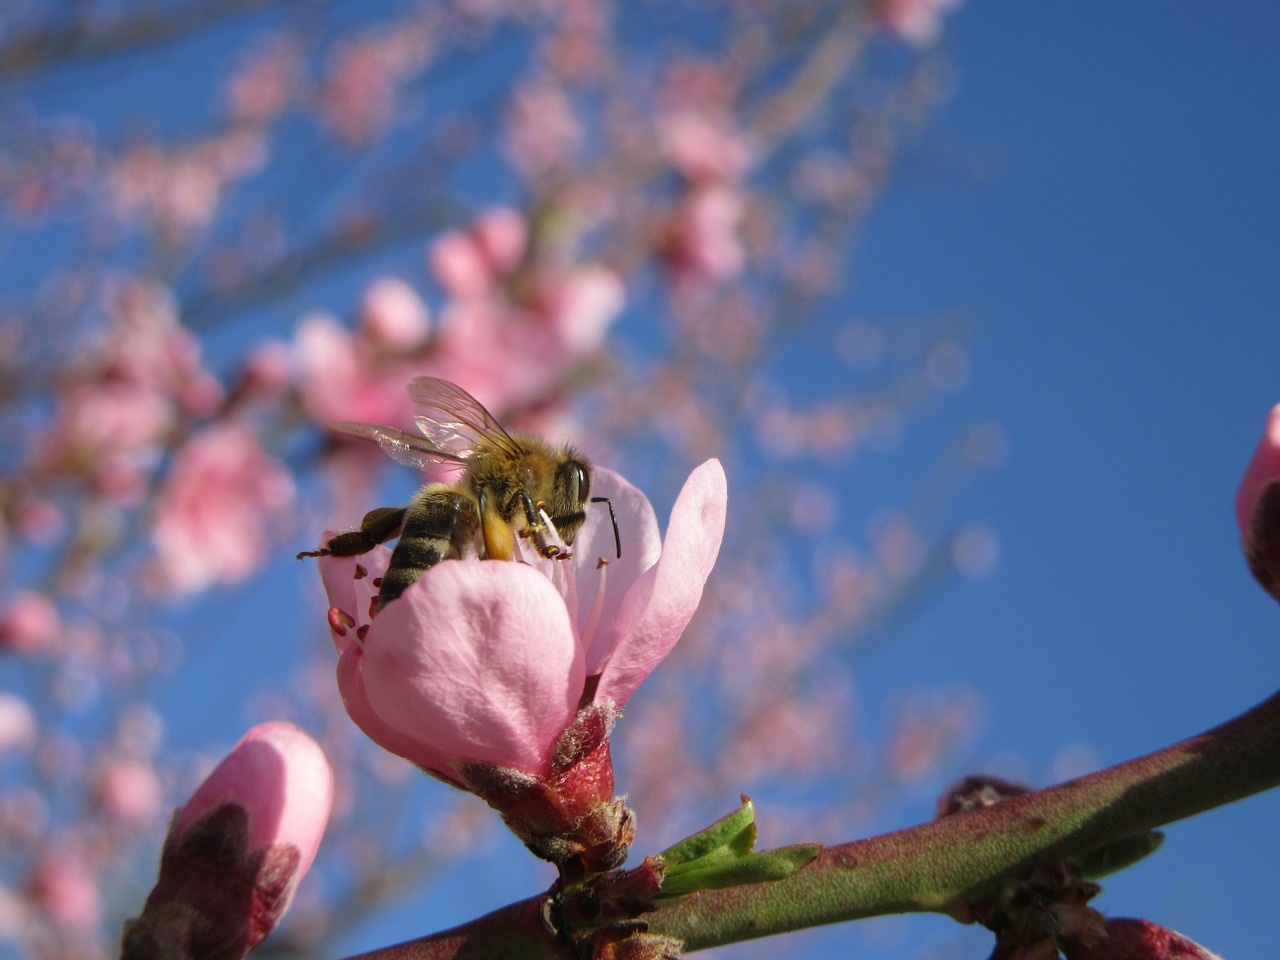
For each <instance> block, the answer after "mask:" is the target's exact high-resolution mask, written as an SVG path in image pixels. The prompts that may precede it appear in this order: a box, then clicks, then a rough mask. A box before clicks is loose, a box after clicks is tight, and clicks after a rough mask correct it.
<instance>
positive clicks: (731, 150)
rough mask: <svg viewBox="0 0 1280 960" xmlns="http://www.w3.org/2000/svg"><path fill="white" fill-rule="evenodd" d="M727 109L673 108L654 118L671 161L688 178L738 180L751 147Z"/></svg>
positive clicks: (748, 157) (749, 161) (744, 171)
mask: <svg viewBox="0 0 1280 960" xmlns="http://www.w3.org/2000/svg"><path fill="white" fill-rule="evenodd" d="M730 116H731V115H730V114H729V113H727V112H716V113H712V112H710V111H699V110H689V109H675V110H672V111H670V112H669V113H666V114H663V115H660V116H659V117H658V121H657V125H658V136H659V138H660V139H661V142H662V145H663V148H664V150H665V151H666V153H667V155H668V156H669V157H670V160H671V164H672V166H674V167H675V168H676V169H677V170H679V171H680V173H681V174H683V175H684V176H685V177H686V178H687V179H688V180H691V181H695V182H701V181H706V180H722V181H723V180H735V181H736V180H739V179H741V178H742V176H743V174H745V173H746V171H747V168H748V166H749V165H750V163H751V147H750V146H749V145H748V143H747V140H746V138H745V137H744V136H743V135H742V134H741V133H739V132H738V131H737V130H735V129H734V128H733V124H732V122H731V120H730Z"/></svg>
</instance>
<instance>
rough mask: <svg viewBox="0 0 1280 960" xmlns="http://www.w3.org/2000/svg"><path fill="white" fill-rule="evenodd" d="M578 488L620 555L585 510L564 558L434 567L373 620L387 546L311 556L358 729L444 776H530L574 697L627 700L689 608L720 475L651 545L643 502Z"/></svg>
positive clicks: (697, 489) (602, 483) (716, 533)
mask: <svg viewBox="0 0 1280 960" xmlns="http://www.w3.org/2000/svg"><path fill="white" fill-rule="evenodd" d="M592 489H593V492H594V493H597V494H598V495H601V496H608V497H610V498H611V499H612V500H613V504H614V507H615V509H616V510H617V515H618V527H619V530H620V531H621V536H622V545H623V549H622V558H621V559H620V560H619V559H615V558H614V544H613V528H612V526H611V524H610V523H609V520H608V517H607V512H606V511H604V510H603V509H601V508H599V507H596V508H593V509H592V510H591V511H589V512H588V519H587V522H586V524H585V525H584V526H583V528H582V531H581V532H580V534H579V536H578V538H577V539H576V540H575V542H574V545H573V548H572V552H573V559H572V560H570V561H569V562H568V563H554V562H552V561H544V560H542V559H541V558H535V561H534V564H533V565H526V564H525V563H500V562H478V561H473V560H461V561H449V562H445V563H441V564H439V565H437V566H436V567H434V568H432V569H431V570H429V571H428V572H427V573H426V574H425V575H423V577H422V578H421V579H420V580H419V581H418V582H417V583H415V584H414V585H412V586H411V587H409V588H408V589H407V590H406V591H405V593H404V594H403V596H401V597H400V598H399V599H398V600H396V601H394V602H392V603H390V604H388V605H387V606H386V607H385V608H384V609H383V610H382V611H381V613H378V614H377V619H376V620H375V619H374V608H375V607H376V603H377V594H378V588H377V586H375V584H376V583H378V582H380V575H381V573H382V572H383V571H384V570H385V568H386V565H387V563H388V561H389V558H390V551H389V550H387V549H386V548H384V547H380V548H378V549H377V550H376V551H374V552H372V553H369V554H366V555H364V556H362V557H359V558H354V557H348V558H332V557H327V558H324V559H322V560H321V561H320V565H321V573H322V575H323V577H324V581H325V587H326V590H327V591H328V594H329V603H330V605H331V609H330V614H329V622H330V628H331V632H332V634H333V640H334V643H335V645H336V646H337V648H338V651H339V653H340V654H341V656H340V659H339V665H338V684H339V687H340V688H341V690H342V694H343V700H344V702H345V703H346V707H347V711H348V712H349V713H350V715H351V717H352V719H354V720H355V721H356V723H357V724H358V725H359V726H360V727H361V728H362V729H363V730H364V731H365V733H367V734H368V735H369V736H370V737H371V738H373V739H374V740H375V741H376V742H378V743H379V744H381V745H382V746H383V747H385V748H386V749H388V750H390V751H391V752H393V753H397V754H399V755H400V756H403V757H406V758H407V759H409V760H412V761H413V762H414V763H417V764H419V765H420V766H423V767H425V768H428V769H432V770H436V771H438V772H440V773H442V774H444V775H445V776H451V777H452V776H454V771H455V770H456V768H457V766H458V764H459V763H461V762H464V761H479V762H482V763H490V764H495V765H498V766H503V767H509V768H514V769H516V770H520V771H523V772H525V773H529V774H531V775H534V776H543V775H546V773H547V772H548V769H549V766H550V763H551V752H552V749H553V747H554V746H555V744H556V742H557V740H558V738H559V737H560V735H561V734H562V733H563V732H564V731H565V729H566V728H567V727H568V726H569V724H570V723H571V722H572V721H573V720H574V717H575V715H576V714H577V712H578V709H579V707H580V706H582V705H583V703H584V702H594V703H596V704H603V705H608V704H613V705H614V707H615V708H616V707H621V706H622V705H623V704H624V703H626V701H627V700H628V698H630V696H631V694H632V693H633V692H634V691H635V689H636V687H638V686H639V685H640V683H641V682H642V681H643V680H644V678H645V677H646V676H648V674H649V673H650V672H651V671H652V670H653V669H654V667H656V666H657V664H658V663H659V662H660V661H661V660H662V658H663V657H665V656H666V654H667V653H668V652H670V650H671V648H672V647H673V646H674V645H675V643H676V641H677V640H678V639H679V637H680V635H681V633H682V632H683V630H684V627H685V625H686V624H687V623H688V621H689V619H690V617H692V616H693V613H694V610H695V609H696V608H697V605H698V601H699V599H700V598H701V595H702V587H703V583H704V582H705V580H706V578H707V575H708V574H709V573H710V571H711V567H712V565H713V564H714V562H715V558H716V554H717V552H718V550H719V545H720V538H721V536H722V534H723V530H724V518H725V509H726V500H727V492H726V486H725V477H724V471H723V469H722V468H721V467H720V464H719V463H718V462H717V461H714V460H712V461H708V462H707V463H704V464H703V465H702V466H700V467H699V468H698V469H696V470H695V471H694V472H693V474H692V475H691V476H690V478H689V480H688V481H687V482H686V483H685V486H684V489H683V490H682V491H681V493H680V496H679V497H678V498H677V500H676V503H675V506H674V507H673V509H672V514H671V522H670V525H669V529H668V531H667V535H666V538H665V540H664V541H663V542H662V544H661V546H659V540H658V528H657V521H656V519H655V517H654V515H653V508H652V507H651V506H650V505H649V502H648V500H647V499H646V498H645V497H644V495H643V494H641V493H640V492H639V491H638V490H636V489H635V488H634V487H632V486H631V485H630V484H628V483H627V482H626V481H625V480H623V479H622V478H621V477H619V476H618V475H617V474H615V473H613V472H612V471H609V470H604V469H599V468H598V469H597V470H596V471H595V483H594V484H593V488H592ZM601 560H604V561H605V562H601ZM589 681H590V684H589Z"/></svg>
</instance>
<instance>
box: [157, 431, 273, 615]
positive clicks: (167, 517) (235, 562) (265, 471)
mask: <svg viewBox="0 0 1280 960" xmlns="http://www.w3.org/2000/svg"><path fill="white" fill-rule="evenodd" d="M292 503H293V480H292V478H291V477H290V475H289V472H288V470H286V469H285V467H284V466H283V465H282V464H281V463H280V462H279V461H277V460H275V459H274V458H272V457H269V456H268V455H267V454H266V453H264V452H263V450H262V447H261V446H260V445H259V443H258V440H257V437H255V436H254V435H253V433H252V432H251V431H250V430H249V429H248V428H247V427H245V426H243V425H241V424H236V423H224V424H218V425H215V426H212V427H209V428H207V429H205V430H204V431H202V432H201V433H199V434H197V435H195V436H194V437H193V438H192V439H191V440H190V441H189V442H187V443H186V444H185V445H184V446H183V447H182V449H181V450H180V451H179V452H178V455H177V458H176V460H175V462H174V465H173V469H172V471H171V472H170V474H169V476H168V477H167V478H166V481H165V484H164V487H163V488H162V489H161V491H160V493H159V495H158V496H157V502H156V516H155V522H154V524H153V525H152V531H151V535H152V542H153V544H154V546H155V549H156V553H157V554H158V556H157V559H156V562H155V564H154V565H153V570H152V574H153V582H154V584H155V585H156V586H157V587H159V588H160V589H162V590H166V591H171V592H174V593H191V592H194V591H198V590H203V589H205V588H207V587H209V586H211V585H212V584H214V583H219V582H229V581H235V580H240V579H243V578H244V577H247V576H248V575H249V574H250V573H251V572H252V571H253V570H254V569H256V568H257V566H258V565H259V564H260V563H261V562H262V558H263V556H264V555H265V553H266V549H267V545H268V542H269V539H268V534H269V531H270V530H271V528H272V526H273V525H274V524H277V523H278V521H279V518H280V517H282V516H285V515H287V514H288V512H289V508H290V506H291V505H292Z"/></svg>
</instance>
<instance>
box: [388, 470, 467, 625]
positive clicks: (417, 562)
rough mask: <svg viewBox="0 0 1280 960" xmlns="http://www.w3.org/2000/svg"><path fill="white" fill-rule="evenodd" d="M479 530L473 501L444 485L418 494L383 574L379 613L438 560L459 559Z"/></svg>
mask: <svg viewBox="0 0 1280 960" xmlns="http://www.w3.org/2000/svg"><path fill="white" fill-rule="evenodd" d="M479 529H480V517H479V515H478V514H477V513H476V505H475V501H473V500H470V499H468V498H467V497H464V496H462V495H461V494H459V493H456V492H455V491H453V490H450V489H449V488H448V487H447V486H444V485H443V484H441V485H439V486H428V487H424V488H423V489H422V490H420V491H418V493H417V494H415V495H414V498H413V503H412V504H410V505H409V508H408V512H407V513H406V514H405V520H404V530H403V532H401V534H400V542H399V543H397V544H396V548H395V550H394V551H393V552H392V554H391V563H390V564H389V565H388V566H387V572H386V573H385V574H383V577H382V587H381V589H380V590H379V592H378V609H379V610H381V609H382V608H383V607H385V606H386V605H387V604H388V603H390V602H391V601H392V600H395V599H396V598H397V597H399V596H400V594H402V593H404V591H405V590H406V589H407V588H408V586H409V585H410V584H411V583H413V582H414V581H416V580H417V579H418V578H419V577H420V576H422V575H423V574H424V573H426V572H427V571H428V570H429V569H431V568H432V567H434V566H435V565H436V564H437V563H439V562H440V561H441V560H445V559H457V558H458V557H461V556H462V555H463V553H465V552H466V550H467V548H468V547H469V546H471V545H472V544H473V543H474V542H475V539H476V535H477V533H478V532H479Z"/></svg>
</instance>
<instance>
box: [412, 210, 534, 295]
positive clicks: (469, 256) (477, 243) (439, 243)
mask: <svg viewBox="0 0 1280 960" xmlns="http://www.w3.org/2000/svg"><path fill="white" fill-rule="evenodd" d="M528 234H529V228H528V224H527V223H526V221H525V219H524V217H523V216H521V214H519V213H518V212H516V211H515V210H512V209H510V208H507V207H495V208H493V209H491V210H487V211H485V212H484V213H483V214H481V215H480V217H479V218H477V220H476V222H475V224H474V225H473V226H472V228H471V230H470V231H468V232H466V233H463V232H460V231H457V230H451V231H449V232H447V233H444V234H441V235H440V237H439V238H437V239H436V241H435V242H434V243H433V244H432V245H431V250H430V252H429V254H428V259H429V261H430V264H431V272H432V273H434V274H435V277H436V279H437V280H438V281H440V285H441V286H443V287H444V288H445V291H446V292H447V293H448V294H449V295H450V296H451V297H454V298H456V299H459V300H470V299H474V298H477V297H483V296H487V295H489V294H490V293H492V292H494V288H495V287H496V286H497V285H498V284H499V283H500V282H501V281H502V280H503V279H504V278H505V277H507V276H509V275H510V274H511V272H512V271H513V270H514V269H515V268H516V266H517V265H518V264H519V263H520V258H521V256H523V254H524V250H525V245H526V243H527V241H528Z"/></svg>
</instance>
